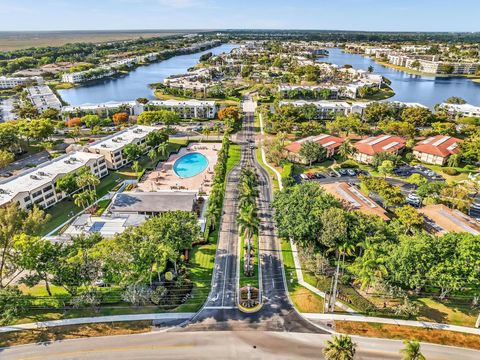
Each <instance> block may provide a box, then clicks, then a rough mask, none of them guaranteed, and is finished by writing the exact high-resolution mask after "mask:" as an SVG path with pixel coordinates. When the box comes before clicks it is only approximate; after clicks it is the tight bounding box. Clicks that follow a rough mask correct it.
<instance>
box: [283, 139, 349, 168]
mask: <svg viewBox="0 0 480 360" xmlns="http://www.w3.org/2000/svg"><path fill="white" fill-rule="evenodd" d="M307 141H313V142H316V143H317V144H319V145H322V147H323V148H325V150H326V154H325V157H326V158H329V157H332V156H333V155H335V152H336V150H337V149H338V148H339V147H340V146H341V145H342V143H343V142H344V141H345V139H342V138H339V137H336V136H332V135H328V134H320V135H318V136H309V137H307V138H304V139H301V140H298V141H295V142H292V143H290V144H288V145H287V146H285V150H287V151H288V158H289V160H291V161H294V162H299V163H303V164H307V163H308V161H307V160H306V159H305V158H304V157H303V156H301V155H300V149H301V148H302V145H303V144H304V143H306V142H307Z"/></svg>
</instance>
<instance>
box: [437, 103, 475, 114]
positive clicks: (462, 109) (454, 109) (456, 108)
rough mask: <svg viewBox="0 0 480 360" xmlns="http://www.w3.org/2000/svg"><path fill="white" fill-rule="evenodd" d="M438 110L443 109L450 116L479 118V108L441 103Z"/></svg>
mask: <svg viewBox="0 0 480 360" xmlns="http://www.w3.org/2000/svg"><path fill="white" fill-rule="evenodd" d="M440 108H441V109H445V110H446V111H447V113H449V114H451V115H461V116H471V117H480V106H474V105H470V104H448V103H443V104H441V105H440Z"/></svg>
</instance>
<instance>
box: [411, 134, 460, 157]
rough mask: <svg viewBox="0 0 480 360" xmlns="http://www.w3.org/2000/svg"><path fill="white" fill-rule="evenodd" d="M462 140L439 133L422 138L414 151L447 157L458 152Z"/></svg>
mask: <svg viewBox="0 0 480 360" xmlns="http://www.w3.org/2000/svg"><path fill="white" fill-rule="evenodd" d="M460 142H462V140H460V139H457V138H454V137H451V136H444V135H437V136H432V137H429V138H428V139H425V140H422V141H420V142H419V143H417V145H415V147H414V148H413V150H414V151H418V152H422V153H426V154H431V155H437V156H441V157H447V156H450V155H452V154H456V153H458V152H459V151H460V150H459V149H458V143H460Z"/></svg>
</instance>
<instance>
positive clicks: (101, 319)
mask: <svg viewBox="0 0 480 360" xmlns="http://www.w3.org/2000/svg"><path fill="white" fill-rule="evenodd" d="M194 315H195V313H158V314H135V315H112V316H95V317H84V318H75V319H64V320H52V321H40V322H35V323H28V324H18V325H11V326H2V327H0V333H7V332H12V331H22V330H35V329H43V328H48V327H55V326H67V325H81V324H95V323H107V322H108V323H109V322H120V321H142V320H152V321H153V320H188V319H190V318H192V317H193V316H194Z"/></svg>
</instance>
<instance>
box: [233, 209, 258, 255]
mask: <svg viewBox="0 0 480 360" xmlns="http://www.w3.org/2000/svg"><path fill="white" fill-rule="evenodd" d="M237 221H238V225H239V227H240V232H243V235H244V239H245V243H246V244H247V264H250V252H251V240H252V237H253V234H255V233H256V232H258V228H259V227H260V220H259V218H258V216H257V209H256V206H255V204H248V205H247V206H245V207H243V208H241V209H240V211H239V213H238V218H237Z"/></svg>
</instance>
